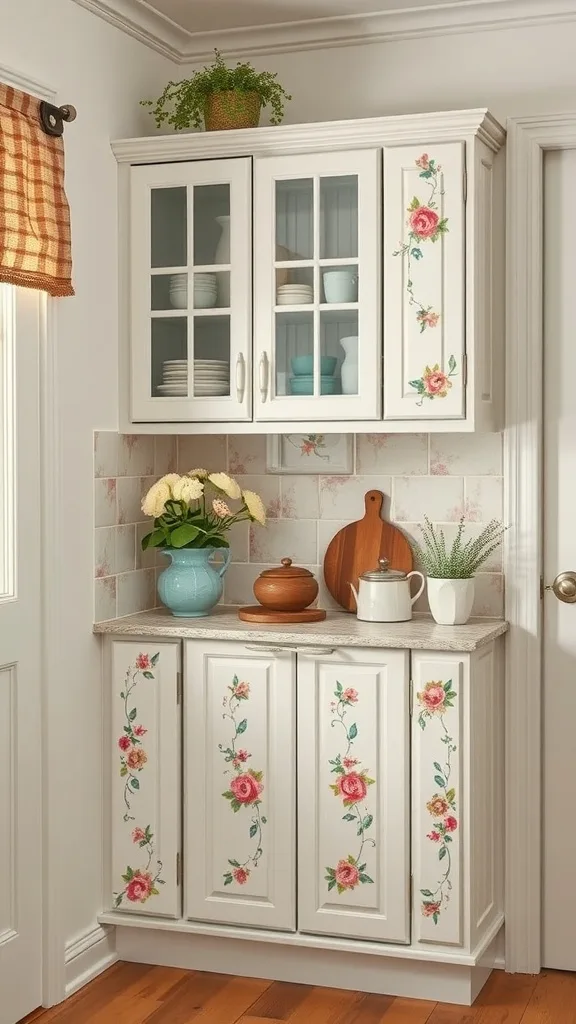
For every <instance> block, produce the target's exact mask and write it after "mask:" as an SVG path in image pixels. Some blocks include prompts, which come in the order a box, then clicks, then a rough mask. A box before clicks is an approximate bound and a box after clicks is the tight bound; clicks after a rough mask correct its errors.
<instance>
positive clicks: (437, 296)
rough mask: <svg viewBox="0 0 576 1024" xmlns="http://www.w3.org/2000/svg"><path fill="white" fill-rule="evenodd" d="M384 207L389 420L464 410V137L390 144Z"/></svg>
mask: <svg viewBox="0 0 576 1024" xmlns="http://www.w3.org/2000/svg"><path fill="white" fill-rule="evenodd" d="M426 150H427V152H426ZM384 209H385V217H384V277H383V281H384V364H385V367H386V373H385V375H384V419H413V420H417V419H418V418H424V419H433V418H435V417H437V418H438V419H450V418H460V417H463V416H464V373H463V370H464V367H463V355H464V347H465V305H464V281H465V258H464V257H465V245H464V242H465V238H464V211H465V206H464V143H462V142H445V143H441V144H438V145H430V146H428V147H426V146H397V147H387V148H385V150H384Z"/></svg>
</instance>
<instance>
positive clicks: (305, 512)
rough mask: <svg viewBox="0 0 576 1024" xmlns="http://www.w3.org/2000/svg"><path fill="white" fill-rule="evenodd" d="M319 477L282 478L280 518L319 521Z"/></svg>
mask: <svg viewBox="0 0 576 1024" xmlns="http://www.w3.org/2000/svg"><path fill="white" fill-rule="evenodd" d="M319 486H320V484H319V477H317V476H281V477H280V518H281V519H318V518H319V516H320V497H319Z"/></svg>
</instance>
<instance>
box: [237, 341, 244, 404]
mask: <svg viewBox="0 0 576 1024" xmlns="http://www.w3.org/2000/svg"><path fill="white" fill-rule="evenodd" d="M245 390H246V363H245V362H244V356H243V355H242V353H241V352H239V353H238V359H237V360H236V395H237V398H238V401H239V402H243V401H244V391H245Z"/></svg>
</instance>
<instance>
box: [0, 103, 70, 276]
mask: <svg viewBox="0 0 576 1024" xmlns="http://www.w3.org/2000/svg"><path fill="white" fill-rule="evenodd" d="M71 276H72V253H71V245H70V210H69V207H68V201H67V199H66V194H65V192H64V145H63V142H62V138H56V137H55V136H51V135H46V133H45V132H44V131H43V130H42V127H41V125H40V120H39V100H38V99H37V98H36V97H34V96H29V95H28V93H24V92H19V91H18V90H17V89H12V88H11V86H8V85H3V84H1V83H0V281H4V282H6V283H8V284H16V285H23V286H24V287H26V288H39V289H41V290H42V291H46V292H48V293H49V294H50V295H55V296H58V295H73V294H74V289H73V288H72V280H71Z"/></svg>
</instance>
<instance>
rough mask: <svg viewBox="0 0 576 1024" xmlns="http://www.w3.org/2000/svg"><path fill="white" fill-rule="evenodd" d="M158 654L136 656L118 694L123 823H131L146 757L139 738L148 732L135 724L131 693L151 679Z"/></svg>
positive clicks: (135, 708) (135, 712) (135, 713)
mask: <svg viewBox="0 0 576 1024" xmlns="http://www.w3.org/2000/svg"><path fill="white" fill-rule="evenodd" d="M159 658H160V652H159V651H158V652H157V653H156V654H153V655H152V657H150V655H149V654H139V655H138V656H137V658H136V660H135V662H134V664H133V665H131V666H130V667H129V668H128V670H127V672H126V677H125V679H124V688H123V689H122V690H121V691H120V700H122V701H123V702H124V719H125V724H124V726H123V729H122V735H121V736H120V737H119V739H118V748H119V750H120V778H122V779H124V780H125V782H124V806H125V808H126V810H125V812H124V821H134V817H133V815H131V813H130V811H131V809H132V806H131V801H132V798H133V797H134V795H135V794H136V793H137V792H138V790H139V789H140V780H139V778H138V775H139V773H140V772H141V771H142V769H143V768H144V766H145V765H146V764H147V763H148V754H147V753H146V751H145V750H144V748H143V746H142V737H143V736H145V735H146V733H147V732H148V730H147V729H146V728H145V727H144V726H143V725H141V724H139V723H136V719H137V717H138V708H137V707H136V705H135V704H134V691H135V689H136V687H137V686H138V684H139V682H140V681H141V679H142V678H143V679H154V678H155V677H154V673H153V672H152V669H153V668H155V667H156V665H157V664H158V659H159Z"/></svg>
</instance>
